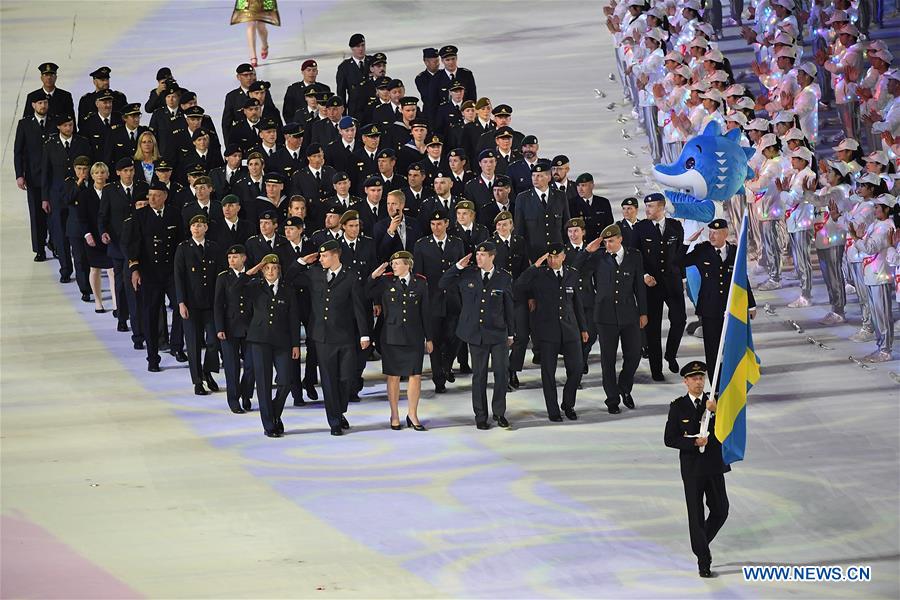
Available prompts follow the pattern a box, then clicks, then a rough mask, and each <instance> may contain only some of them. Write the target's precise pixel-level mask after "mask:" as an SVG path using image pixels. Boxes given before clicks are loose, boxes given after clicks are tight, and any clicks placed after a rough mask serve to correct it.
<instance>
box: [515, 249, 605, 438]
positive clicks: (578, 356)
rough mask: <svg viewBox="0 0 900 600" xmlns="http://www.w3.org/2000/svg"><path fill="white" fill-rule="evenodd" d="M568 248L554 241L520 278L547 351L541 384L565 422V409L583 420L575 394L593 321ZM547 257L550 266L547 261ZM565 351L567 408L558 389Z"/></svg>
mask: <svg viewBox="0 0 900 600" xmlns="http://www.w3.org/2000/svg"><path fill="white" fill-rule="evenodd" d="M565 260H566V250H565V246H563V245H562V244H558V243H557V244H550V246H549V247H548V248H547V253H546V254H544V255H543V256H541V257H540V258H538V259H537V261H536V262H535V263H534V264H533V265H532V266H530V267H528V268H527V269H526V270H525V272H524V273H523V274H522V275H521V277H519V279H518V280H517V281H516V288H517V289H518V290H520V291H521V295H523V296H526V297H530V298H534V301H535V304H536V307H535V314H537V315H540V318H537V319H535V320H534V325H533V327H532V331H531V333H532V336H533V337H534V340H535V341H536V342H537V343H538V344H539V345H540V347H541V348H540V350H541V385H542V387H543V389H544V402H545V403H546V405H547V416H548V417H549V418H550V420H551V421H554V422H560V421H562V416H560V414H559V411H560V408H562V411H563V413H565V415H566V418H567V419H569V420H570V421H575V420H576V419H578V415H577V414H576V413H575V394H576V393H577V390H578V386H579V385H580V384H581V375H582V366H583V362H584V361H583V359H582V344H585V343H587V339H588V331H587V322H586V320H585V316H584V309H583V308H582V306H581V294H580V293H579V290H578V286H579V274H578V271H576V270H575V269H573V268H572V267H567V266H565V264H564V263H565ZM544 261H547V266H546V267H545V266H543V264H544ZM559 354H562V355H563V360H564V361H565V365H566V383H565V387H564V388H563V401H562V407H560V405H559V401H558V398H557V393H556V361H557V358H558V356H559Z"/></svg>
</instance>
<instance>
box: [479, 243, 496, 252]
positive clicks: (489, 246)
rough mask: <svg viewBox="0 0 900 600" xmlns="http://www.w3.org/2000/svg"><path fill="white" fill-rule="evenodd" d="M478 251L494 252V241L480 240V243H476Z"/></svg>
mask: <svg viewBox="0 0 900 600" xmlns="http://www.w3.org/2000/svg"><path fill="white" fill-rule="evenodd" d="M478 251H479V252H496V251H497V244H495V243H494V242H492V241H490V240H485V241H483V242H481V243H480V244H478Z"/></svg>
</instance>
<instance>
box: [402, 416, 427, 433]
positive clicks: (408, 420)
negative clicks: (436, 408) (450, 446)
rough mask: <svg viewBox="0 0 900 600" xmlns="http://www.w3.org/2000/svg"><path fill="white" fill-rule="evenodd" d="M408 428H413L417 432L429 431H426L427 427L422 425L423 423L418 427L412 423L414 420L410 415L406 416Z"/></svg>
mask: <svg viewBox="0 0 900 600" xmlns="http://www.w3.org/2000/svg"><path fill="white" fill-rule="evenodd" d="M406 426H407V427H412V428H413V429H415V430H416V431H428V430H427V429H425V426H424V425H422V424H421V423H420V424H418V425H416V424H415V423H413V422H412V419H410V418H409V415H406Z"/></svg>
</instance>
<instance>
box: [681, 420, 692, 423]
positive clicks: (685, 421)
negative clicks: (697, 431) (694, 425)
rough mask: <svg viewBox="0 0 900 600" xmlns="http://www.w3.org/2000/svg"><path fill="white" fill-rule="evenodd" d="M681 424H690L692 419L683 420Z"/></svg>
mask: <svg viewBox="0 0 900 600" xmlns="http://www.w3.org/2000/svg"><path fill="white" fill-rule="evenodd" d="M681 422H682V423H690V422H691V420H690V419H682V420H681Z"/></svg>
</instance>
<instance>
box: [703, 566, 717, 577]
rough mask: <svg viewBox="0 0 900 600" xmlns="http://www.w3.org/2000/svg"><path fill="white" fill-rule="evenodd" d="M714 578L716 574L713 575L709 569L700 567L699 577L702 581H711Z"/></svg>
mask: <svg viewBox="0 0 900 600" xmlns="http://www.w3.org/2000/svg"><path fill="white" fill-rule="evenodd" d="M715 576H716V574H715V573H713V572H712V571H711V570H710V568H709V567H700V577H702V578H703V579H711V578H713V577H715Z"/></svg>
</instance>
